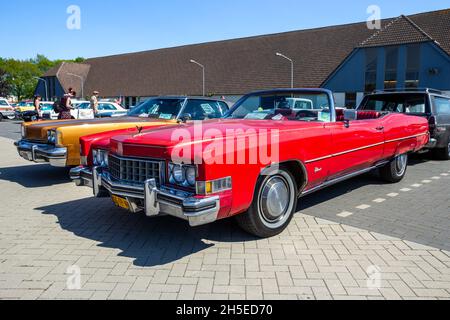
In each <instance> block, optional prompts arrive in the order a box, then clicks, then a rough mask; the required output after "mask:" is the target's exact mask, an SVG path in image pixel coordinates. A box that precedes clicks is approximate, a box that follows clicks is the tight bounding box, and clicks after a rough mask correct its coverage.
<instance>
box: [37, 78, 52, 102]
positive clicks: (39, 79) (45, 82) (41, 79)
mask: <svg viewBox="0 0 450 320" xmlns="http://www.w3.org/2000/svg"><path fill="white" fill-rule="evenodd" d="M33 78H34V79H37V80H38V81H43V82H44V85H45V101H48V90H47V80H45V79H44V78H39V77H33Z"/></svg>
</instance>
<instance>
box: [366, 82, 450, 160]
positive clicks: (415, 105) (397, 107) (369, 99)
mask: <svg viewBox="0 0 450 320" xmlns="http://www.w3.org/2000/svg"><path fill="white" fill-rule="evenodd" d="M358 110H359V111H361V110H376V111H390V112H400V113H406V114H410V115H414V116H422V117H426V118H427V119H428V122H429V124H430V137H431V139H430V143H429V144H428V145H427V146H426V148H425V150H427V149H428V150H432V151H433V153H434V155H435V157H436V158H437V159H441V160H450V96H448V95H445V94H444V93H443V92H441V91H438V90H433V89H405V90H396V91H377V92H375V93H372V94H369V95H367V96H365V97H364V99H363V101H362V102H361V104H360V105H359V107H358Z"/></svg>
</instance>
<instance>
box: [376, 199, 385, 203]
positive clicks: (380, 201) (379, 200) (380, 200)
mask: <svg viewBox="0 0 450 320" xmlns="http://www.w3.org/2000/svg"><path fill="white" fill-rule="evenodd" d="M385 201H386V199H383V198H378V199H375V200H373V202H375V203H383V202H385Z"/></svg>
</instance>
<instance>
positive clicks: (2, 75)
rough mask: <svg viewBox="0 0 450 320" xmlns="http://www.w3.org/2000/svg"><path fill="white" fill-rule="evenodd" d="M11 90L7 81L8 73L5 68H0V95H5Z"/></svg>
mask: <svg viewBox="0 0 450 320" xmlns="http://www.w3.org/2000/svg"><path fill="white" fill-rule="evenodd" d="M10 91H11V87H10V85H9V82H8V74H7V73H6V71H5V70H2V69H0V97H7V96H8V95H9V93H10Z"/></svg>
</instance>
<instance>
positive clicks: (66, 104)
mask: <svg viewBox="0 0 450 320" xmlns="http://www.w3.org/2000/svg"><path fill="white" fill-rule="evenodd" d="M75 96H76V92H75V91H73V90H72V88H70V89H69V93H68V94H66V95H64V97H63V98H62V99H61V112H60V113H59V116H58V119H60V120H68V119H72V114H71V113H70V110H72V109H73V108H72V98H73V97H75Z"/></svg>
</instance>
